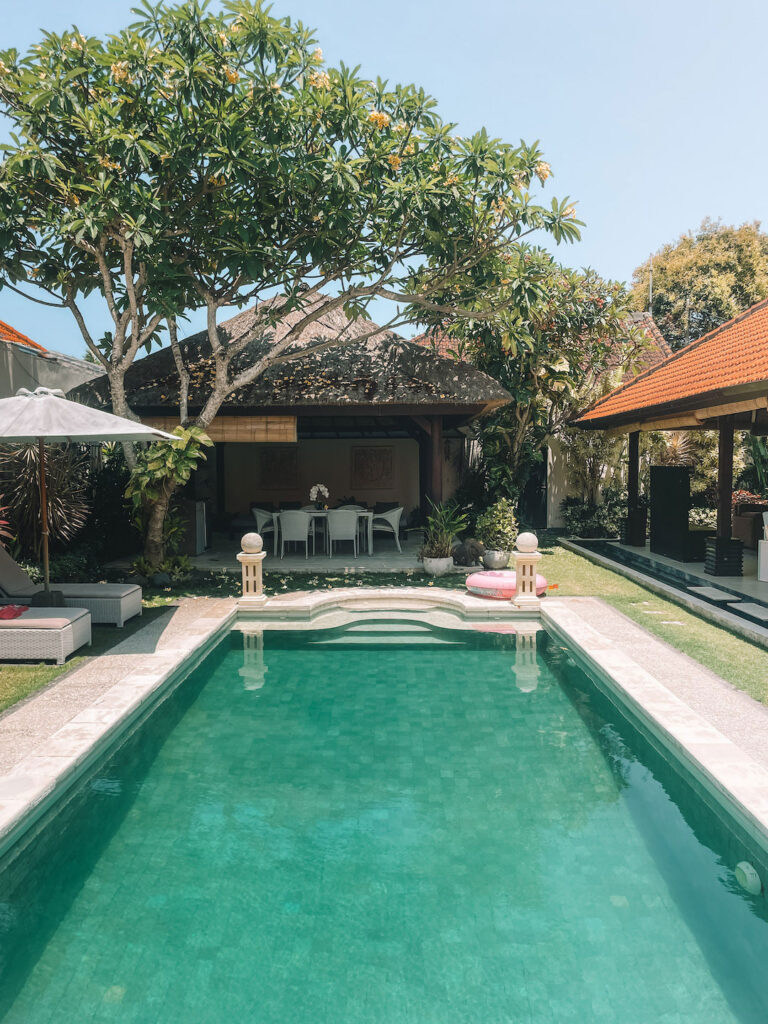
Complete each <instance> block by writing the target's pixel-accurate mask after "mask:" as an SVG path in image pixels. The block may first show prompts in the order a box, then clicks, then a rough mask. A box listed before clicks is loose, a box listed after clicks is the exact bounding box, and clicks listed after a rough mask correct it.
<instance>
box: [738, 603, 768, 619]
mask: <svg viewBox="0 0 768 1024" xmlns="http://www.w3.org/2000/svg"><path fill="white" fill-rule="evenodd" d="M728 610H729V611H731V612H738V613H739V614H740V615H748V616H749V617H750V618H751V619H759V620H760V622H768V608H764V607H763V605H761V604H754V603H753V602H752V601H743V602H737V603H732V604H729V605H728Z"/></svg>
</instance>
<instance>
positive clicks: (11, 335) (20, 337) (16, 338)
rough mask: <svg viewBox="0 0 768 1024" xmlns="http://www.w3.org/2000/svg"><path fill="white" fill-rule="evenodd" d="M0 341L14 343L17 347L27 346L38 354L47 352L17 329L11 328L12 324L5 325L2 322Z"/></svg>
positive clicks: (0, 321)
mask: <svg viewBox="0 0 768 1024" xmlns="http://www.w3.org/2000/svg"><path fill="white" fill-rule="evenodd" d="M0 341H12V342H14V343H15V344H17V345H26V347H27V348H34V349H36V350H37V351H38V352H47V351H48V350H47V349H46V348H43V346H42V345H38V343H37V342H36V341H32V339H31V338H28V337H27V336H26V334H22V333H21V331H17V330H16V328H15V327H11V325H10V324H6V323H3V321H2V320H0Z"/></svg>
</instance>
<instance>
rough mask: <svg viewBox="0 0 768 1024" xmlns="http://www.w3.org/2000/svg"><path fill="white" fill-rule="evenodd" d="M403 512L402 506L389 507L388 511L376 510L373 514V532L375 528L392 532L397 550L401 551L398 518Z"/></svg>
mask: <svg viewBox="0 0 768 1024" xmlns="http://www.w3.org/2000/svg"><path fill="white" fill-rule="evenodd" d="M402 514H403V506H402V505H401V506H400V508H391V509H390V510H389V512H376V513H374V516H373V532H374V533H375V532H376V531H377V530H379V531H382V532H384V533H393V534H394V535H395V544H397V550H398V551H400V552H402V550H403V549H402V548H401V547H400V519H401V517H402Z"/></svg>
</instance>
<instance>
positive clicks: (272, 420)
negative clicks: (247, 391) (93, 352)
mask: <svg viewBox="0 0 768 1024" xmlns="http://www.w3.org/2000/svg"><path fill="white" fill-rule="evenodd" d="M143 422H144V423H145V424H146V426H148V427H156V428H157V429H158V430H167V431H168V432H169V433H170V432H171V431H172V430H173V428H174V427H178V425H179V421H178V419H174V417H173V416H148V417H146V419H144V420H143ZM206 433H207V434H208V436H209V437H210V439H211V440H212V441H239V442H241V443H254V442H258V443H260V444H263V443H265V442H266V443H268V444H269V443H271V444H294V443H295V442H296V441H297V440H298V435H297V431H296V417H295V416H217V417H216V418H215V419H214V421H213V422H212V423H211V424H210V426H209V427H208V429H207V431H206Z"/></svg>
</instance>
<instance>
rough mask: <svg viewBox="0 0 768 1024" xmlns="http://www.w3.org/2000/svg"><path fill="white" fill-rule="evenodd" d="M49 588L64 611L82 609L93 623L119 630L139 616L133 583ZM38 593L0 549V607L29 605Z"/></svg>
mask: <svg viewBox="0 0 768 1024" xmlns="http://www.w3.org/2000/svg"><path fill="white" fill-rule="evenodd" d="M51 587H52V589H53V590H56V591H59V593H61V594H62V595H63V597H64V605H65V607H67V608H85V609H86V610H87V611H89V612H90V613H91V620H92V621H93V622H96V623H111V624H113V625H115V626H122V625H123V624H124V623H125V622H127V620H128V619H130V618H132V617H133V616H134V615H141V587H139V586H137V585H136V584H135V583H53V584H51ZM42 593H43V590H42V587H40V586H39V585H38V584H37V583H33V582H32V580H31V579H30V578H29V576H27V574H26V573H25V572H24V570H23V569H22V568H21V566H20V565H17V564H16V562H14V560H13V559H12V558H11V556H10V555H9V554H8V552H7V551H5V550H4V549H3V548H1V547H0V604H3V603H5V604H8V603H11V602H14V603H16V602H17V603H19V604H30V603H31V602H32V601H33V600H34V599H37V600H39V595H41V594H42Z"/></svg>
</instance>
